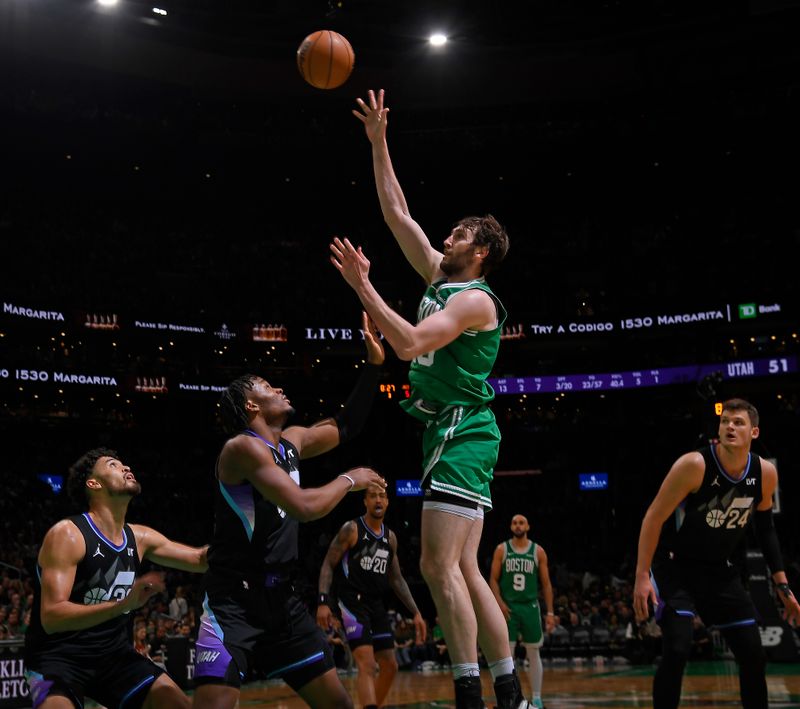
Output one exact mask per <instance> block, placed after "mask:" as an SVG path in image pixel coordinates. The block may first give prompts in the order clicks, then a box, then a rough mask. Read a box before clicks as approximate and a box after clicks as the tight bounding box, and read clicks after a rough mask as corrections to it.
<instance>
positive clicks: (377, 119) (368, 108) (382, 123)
mask: <svg viewBox="0 0 800 709" xmlns="http://www.w3.org/2000/svg"><path fill="white" fill-rule="evenodd" d="M356 103H357V104H358V107H359V108H360V109H361V110H360V111H356V109H353V115H354V116H355V117H356V118H358V120H359V121H361V122H362V123H363V124H364V130H365V131H366V132H367V138H368V139H369V142H370V143H375V142H376V141H379V140H385V138H386V123H387V120H388V117H389V109H388V108H384V105H383V89H381V90H380V91H378V94H377V96H376V95H375V92H374V91H373V90H372V89H370V90H369V91H368V92H367V101H366V102H365V101H363V100H361V99H360V98H357V99H356Z"/></svg>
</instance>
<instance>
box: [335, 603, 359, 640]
mask: <svg viewBox="0 0 800 709" xmlns="http://www.w3.org/2000/svg"><path fill="white" fill-rule="evenodd" d="M339 608H341V610H342V625H344V634H345V636H346V637H347V640H348V642H349V641H350V640H361V638H362V637H363V636H364V626H363V625H362V624H361V623H359V622H358V619H357V618H356V617H355V615H353V613H352V612H351V611H349V610H347V607H346V606H345V605H344V603H342V602H341V601H339Z"/></svg>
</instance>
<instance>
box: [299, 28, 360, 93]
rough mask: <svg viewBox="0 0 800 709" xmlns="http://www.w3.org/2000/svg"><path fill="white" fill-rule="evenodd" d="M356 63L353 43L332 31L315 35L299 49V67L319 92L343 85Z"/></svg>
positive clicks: (304, 41) (323, 31) (309, 37)
mask: <svg viewBox="0 0 800 709" xmlns="http://www.w3.org/2000/svg"><path fill="white" fill-rule="evenodd" d="M355 60H356V56H355V54H354V52H353V48H352V47H351V46H350V42H348V41H347V40H346V39H345V38H344V37H342V35H340V34H339V33H338V32H333V31H332V30H318V31H317V32H313V33H312V34H310V35H308V37H306V38H305V39H304V40H303V41H302V42H301V43H300V46H299V47H298V49H297V68H298V69H299V70H300V74H302V76H303V78H304V79H305V80H306V81H307V82H308V83H309V84H311V85H312V86H314V87H315V88H317V89H335V88H336V87H338V86H341V85H342V84H343V83H344V82H345V81H347V78H348V77H349V76H350V73H351V72H352V71H353V65H354V64H355Z"/></svg>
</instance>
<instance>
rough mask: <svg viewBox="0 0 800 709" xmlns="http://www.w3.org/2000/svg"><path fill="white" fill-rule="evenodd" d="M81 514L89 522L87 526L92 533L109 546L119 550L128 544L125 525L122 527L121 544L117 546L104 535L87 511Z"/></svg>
mask: <svg viewBox="0 0 800 709" xmlns="http://www.w3.org/2000/svg"><path fill="white" fill-rule="evenodd" d="M83 516H84V517H85V518H86V521H87V522H88V523H89V526H90V527H91V528H92V530H93V531H94V533H95V534H96V535H97V536H98V537H100V539H102V540H103V541H104V542H105V543H106V544H107V545H108V546H110V547H111V548H112V549H113V550H114V551H116V552H121V551H122V550H123V549H124V548H125V547H126V546H128V535H127V534H125V527H124V526H123V527H122V546H117V545H116V544H114V542H112V541H111V540H110V539H109V538H108V537H106V536H105V535H104V534H103V533H102V532H101V531H100V530H99V529H98V528H97V525H95V523H94V522H93V521H92V518H91V517H90V516H89V513H88V512H84V513H83Z"/></svg>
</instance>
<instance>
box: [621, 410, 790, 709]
mask: <svg viewBox="0 0 800 709" xmlns="http://www.w3.org/2000/svg"><path fill="white" fill-rule="evenodd" d="M759 433H760V429H759V427H758V411H757V410H756V407H755V406H753V405H752V404H751V403H749V402H747V401H745V400H744V399H730V400H729V401H726V402H724V403H723V405H722V415H721V417H720V422H719V443H714V444H712V445H711V446H709V447H708V448H704V449H702V450H700V451H695V452H692V453H686V454H685V455H683V456H681V457H680V458H678V460H677V461H675V463H674V464H673V466H672V469H671V470H670V471H669V473H668V474H667V477H666V478H665V479H664V482H663V484H662V485H661V489H660V490H659V491H658V494H657V495H656V497H655V499H654V500H653V503H652V504H651V505H650V508H649V509H648V510H647V513H646V514H645V517H644V521H643V522H642V530H641V533H640V536H639V558H638V561H637V564H636V585H635V587H634V592H633V593H634V598H633V603H634V610H635V612H636V618H637V620H639V621H644V620H647V618H648V616H649V609H648V602H652V604H653V607H654V609H655V612H656V619H657V620H658V622H659V624H660V626H661V631H662V638H663V646H664V647H663V652H662V657H661V662H660V664H659V667H658V670H657V672H656V676H655V679H654V681H653V706H654V709H673V708H674V707H677V706H678V704H679V703H680V697H681V683H682V679H683V670H684V667H685V665H686V660H687V659H688V657H689V652H690V649H691V644H692V621H693V619H694V616H695V614H698V613H699V615H700V617H701V618H702V620H703V622H704V623H705V624H706V625H710V626H716V627H717V628H719V629H720V630H721V632H722V634H723V635H724V637H725V640H726V641H727V643H728V646H729V647H730V648H731V650H732V651H733V654H734V656H735V657H736V661H737V662H738V664H739V683H740V691H741V697H742V706H743V707H745V709H761V708H762V707H766V706H767V681H766V660H765V657H764V650H763V648H762V647H761V636H760V634H759V632H758V626H757V624H756V610H755V607H754V606H753V602H752V600H751V599H750V595H749V594H748V593H747V591H746V590H745V588H744V586H743V585H742V582H741V569H740V568H738V566H737V564H736V554H735V552H736V551H737V548H738V547H740V545H741V544H742V543H743V542H744V534H745V530H746V529H747V526H748V525H749V524H750V522H751V521H752V523H753V526H754V528H755V532H756V537H757V538H758V541H759V544H760V546H761V549H762V551H763V552H764V558H765V559H766V561H767V564H768V565H769V568H770V571H771V572H772V579H773V582H774V584H775V588H776V589H777V593H778V597H779V598H780V600H781V602H782V603H783V605H784V608H785V611H786V616H787V620H789V621H790V622H792V623H797V622H798V621H800V605H798V603H797V600H796V599H795V597H794V594H793V593H792V591H791V589H790V588H789V584H788V583H787V579H786V573H785V571H784V565H783V559H782V558H781V550H780V545H779V543H778V537H777V534H776V532H775V526H774V524H773V521H772V496H773V494H774V492H775V490H776V489H777V486H778V471H777V470H776V469H775V466H774V465H773V464H772V463H770V462H769V461H767V460H764V459H763V458H761V457H759V456H758V455H754V454H751V453H750V446H751V443H752V441H753V440H754V439H756V438H758V436H759ZM670 517H673V520H670Z"/></svg>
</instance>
